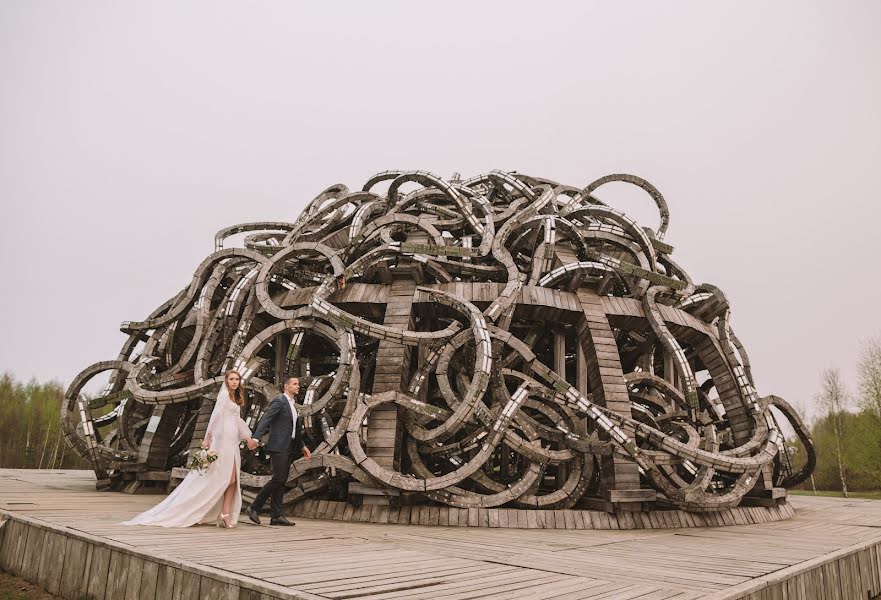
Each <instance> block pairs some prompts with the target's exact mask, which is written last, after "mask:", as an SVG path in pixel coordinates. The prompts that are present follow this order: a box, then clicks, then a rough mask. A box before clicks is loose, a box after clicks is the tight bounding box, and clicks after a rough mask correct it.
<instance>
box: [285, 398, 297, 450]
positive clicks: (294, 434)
mask: <svg viewBox="0 0 881 600" xmlns="http://www.w3.org/2000/svg"><path fill="white" fill-rule="evenodd" d="M284 397H285V398H287V399H288V404H289V405H290V407H291V415H293V417H294V428H293V429H292V430H291V439H294V438H295V437H297V407H296V406H295V405H294V399H293V398H291V397H290V396H288V393H287V392H284Z"/></svg>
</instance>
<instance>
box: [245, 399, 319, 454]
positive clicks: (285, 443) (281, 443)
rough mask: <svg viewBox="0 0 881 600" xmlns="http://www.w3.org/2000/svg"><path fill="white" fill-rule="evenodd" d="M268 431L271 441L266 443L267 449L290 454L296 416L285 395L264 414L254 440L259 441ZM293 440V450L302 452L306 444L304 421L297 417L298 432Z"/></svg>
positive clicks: (276, 400)
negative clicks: (304, 439)
mask: <svg viewBox="0 0 881 600" xmlns="http://www.w3.org/2000/svg"><path fill="white" fill-rule="evenodd" d="M267 429H268V430H269V441H268V442H267V443H266V449H267V450H268V451H269V452H288V451H289V450H290V449H291V435H292V434H293V433H294V415H293V413H292V412H291V405H290V404H289V403H288V399H287V397H286V396H285V395H284V394H282V395H281V396H279V397H278V398H274V399H273V400H272V402H270V403H269V407H268V408H267V409H266V412H265V413H263V416H262V417H261V418H260V422H259V423H257V429H255V430H254V438H255V439H258V440H259V439H260V438H261V437H263V435H264V434H265V433H266V430H267ZM293 438H294V439H293V449H294V450H295V451H298V452H302V451H303V446H305V445H306V444H305V443H304V442H303V419H302V418H301V417H299V416H298V417H297V431H296V434H295V435H294V436H293Z"/></svg>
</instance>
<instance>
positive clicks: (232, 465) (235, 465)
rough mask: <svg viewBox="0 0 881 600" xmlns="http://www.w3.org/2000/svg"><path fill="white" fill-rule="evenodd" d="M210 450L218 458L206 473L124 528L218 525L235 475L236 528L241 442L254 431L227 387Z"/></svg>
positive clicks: (211, 429) (193, 475)
mask: <svg viewBox="0 0 881 600" xmlns="http://www.w3.org/2000/svg"><path fill="white" fill-rule="evenodd" d="M208 433H210V434H211V449H213V450H217V453H218V458H217V460H216V461H214V462H213V463H211V464H210V465H208V468H207V469H206V471H205V472H204V473H201V474H200V473H198V472H196V471H190V472H189V474H188V475H187V476H186V478H184V480H183V481H182V482H181V484H180V485H179V486H177V489H175V490H174V491H173V492H172V493H171V494H169V495H168V497H167V498H165V500H163V501H162V502H160V503H159V504H157V505H156V506H154V507H153V508H151V509H150V510H148V511H146V512H143V513H141V514H139V515H138V516H137V517H135V518H134V519H132V520H131V521H126V522H125V523H122V524H123V525H155V526H158V527H189V526H191V525H195V524H197V523H216V522H217V517H218V515H220V509H221V507H222V506H223V492H224V491H225V490H226V488H227V486H229V481H230V477H231V476H232V473H233V472H235V473H236V495H235V498H234V499H233V503H232V509H231V510H230V520H231V521H232V524H233V525H235V524H236V523H237V522H238V520H239V513H240V512H241V510H242V490H241V484H240V483H239V480H238V479H239V478H238V473H239V470H240V469H241V464H242V456H241V454H240V453H239V442H240V441H242V440H248V439H250V438H251V430H250V429H248V426H247V425H246V424H245V422H244V421H243V420H242V418H241V417H240V416H239V405H238V404H236V403H235V402H233V401H232V400H230V398H229V392H228V391H227V389H226V385H222V386H221V387H220V392H218V394H217V401H216V403H215V404H214V410H213V411H212V413H211V420H210V421H208Z"/></svg>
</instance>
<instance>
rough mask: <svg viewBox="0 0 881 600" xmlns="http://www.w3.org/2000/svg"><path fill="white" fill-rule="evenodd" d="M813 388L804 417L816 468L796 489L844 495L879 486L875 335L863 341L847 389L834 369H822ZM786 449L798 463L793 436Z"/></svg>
mask: <svg viewBox="0 0 881 600" xmlns="http://www.w3.org/2000/svg"><path fill="white" fill-rule="evenodd" d="M819 387H820V391H819V393H818V394H817V396H816V398H815V399H816V404H815V406H816V414H815V415H813V418H808V419H807V421H808V423H809V424H810V429H811V437H812V438H813V440H814V448H815V450H816V453H817V466H816V468H815V469H814V476H813V479H812V480H808V481H806V482H805V483H804V484H802V485H801V486H799V487H802V488H805V489H817V490H824V491H827V490H830V491H837V492H841V493H842V494H843V495H844V496H847V494H848V492H849V491H859V492H865V491H875V490H881V336H876V337H875V338H872V339H870V340H868V341H866V342H864V343H863V347H862V351H861V353H860V357H859V362H858V363H857V380H856V381H855V382H854V385H853V386H852V387H851V386H849V385H848V384H847V382H845V381H844V379H843V378H842V376H841V373H840V372H839V371H838V369H836V368H834V367H833V368H829V369H826V370H825V371H823V373H822V375H821V377H820V386H819ZM802 412H803V413H804V409H803V410H802ZM807 416H808V417H811V416H812V415H807ZM790 449H791V450H793V451H794V452H793V458H794V461H793V462H794V463H796V466H798V465H799V464H804V460H805V453H804V448H802V447H801V444H800V443H799V442H798V440H792V441H791V442H790Z"/></svg>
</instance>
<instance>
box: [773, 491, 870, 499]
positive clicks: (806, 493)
mask: <svg viewBox="0 0 881 600" xmlns="http://www.w3.org/2000/svg"><path fill="white" fill-rule="evenodd" d="M787 492H788V493H790V494H794V495H796V496H813V495H815V494H814V492H813V490H787ZM816 495H817V496H827V497H830V498H844V496H843V495H842V493H841V492H835V491H829V490H817V493H816ZM847 495H848V497H849V498H867V499H869V500H881V490H877V491H874V492H848V493H847Z"/></svg>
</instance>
